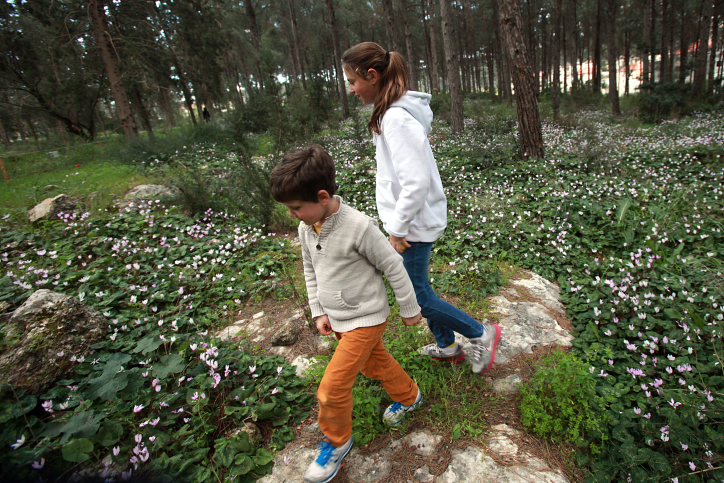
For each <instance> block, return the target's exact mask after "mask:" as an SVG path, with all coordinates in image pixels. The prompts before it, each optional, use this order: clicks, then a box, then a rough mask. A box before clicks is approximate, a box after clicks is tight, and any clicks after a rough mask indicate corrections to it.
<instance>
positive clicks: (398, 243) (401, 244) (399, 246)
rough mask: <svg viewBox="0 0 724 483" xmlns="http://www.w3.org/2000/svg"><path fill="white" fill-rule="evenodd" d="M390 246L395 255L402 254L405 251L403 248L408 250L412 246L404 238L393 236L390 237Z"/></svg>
mask: <svg viewBox="0 0 724 483" xmlns="http://www.w3.org/2000/svg"><path fill="white" fill-rule="evenodd" d="M390 245H392V248H394V249H395V251H396V252H397V253H402V252H404V251H405V248H410V247H411V246H412V245H410V244H409V243H408V242H407V240H406V239H405V237H404V236H403V237H399V236H395V235H390Z"/></svg>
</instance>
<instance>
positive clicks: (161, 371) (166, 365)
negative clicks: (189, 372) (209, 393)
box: [153, 354, 186, 379]
mask: <svg viewBox="0 0 724 483" xmlns="http://www.w3.org/2000/svg"><path fill="white" fill-rule="evenodd" d="M185 368H186V364H184V360H183V358H182V357H181V355H180V354H171V355H168V356H162V357H161V359H160V362H157V363H156V364H154V365H153V373H154V374H155V375H156V377H158V378H160V379H165V378H166V376H168V375H169V374H171V373H173V372H181V371H183V370H184V369H185Z"/></svg>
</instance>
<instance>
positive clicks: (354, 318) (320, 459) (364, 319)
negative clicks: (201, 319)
mask: <svg viewBox="0 0 724 483" xmlns="http://www.w3.org/2000/svg"><path fill="white" fill-rule="evenodd" d="M334 177H335V169H334V161H333V160H332V158H331V157H330V156H329V154H327V152H325V151H324V149H323V148H322V147H321V146H319V145H311V146H309V147H308V148H306V149H300V150H298V151H294V152H293V153H290V154H288V155H286V156H285V157H284V159H283V160H282V161H281V163H279V165H278V166H277V167H276V168H274V170H273V171H272V174H271V179H270V184H271V192H272V196H273V197H274V199H275V200H277V201H279V202H281V203H282V204H283V205H284V206H286V207H287V208H288V209H289V214H290V216H293V217H294V218H297V219H298V220H300V221H301V223H299V240H300V242H301V245H302V259H303V262H304V278H305V281H306V284H307V293H308V294H309V306H310V308H311V310H312V317H313V318H314V321H315V324H316V326H317V329H318V330H319V332H320V333H321V334H322V335H329V334H331V333H334V334H335V336H336V337H337V339H338V340H339V345H338V346H337V349H336V350H335V352H334V355H333V356H332V360H331V361H330V362H329V365H327V369H326V370H325V371H324V377H322V381H321V382H320V384H319V389H318V391H317V399H318V400H319V429H320V430H321V431H322V433H323V434H324V438H323V439H322V442H321V443H320V444H319V455H318V456H317V458H316V459H315V460H314V461H313V462H312V464H311V465H310V466H309V468H308V469H307V471H306V473H305V474H304V479H305V480H306V481H309V482H314V483H320V482H326V481H329V480H331V479H332V478H334V475H336V474H337V471H338V470H339V466H340V463H341V462H342V458H344V457H345V455H346V454H347V453H348V452H349V450H350V449H351V448H352V385H353V384H354V381H355V378H356V377H357V373H358V372H362V374H364V375H365V376H366V377H370V378H373V379H377V380H379V381H381V382H382V386H383V387H384V388H385V390H386V391H387V393H388V394H389V395H390V398H392V400H393V401H396V402H395V403H393V404H391V405H390V406H389V407H388V408H387V409H386V410H385V412H384V415H383V419H384V421H385V422H387V423H388V424H397V423H399V422H400V421H401V420H402V419H403V418H404V417H405V415H406V414H407V413H408V412H410V411H412V410H413V409H415V408H416V407H417V406H418V405H419V404H420V403H421V402H422V394H421V393H420V390H419V389H418V387H417V385H416V384H415V383H414V382H413V380H412V379H411V378H410V376H408V375H407V374H406V373H405V371H404V369H402V367H400V365H399V364H398V363H397V361H395V359H394V358H393V357H392V356H391V355H390V354H388V353H387V350H386V349H385V347H384V345H383V344H382V333H383V332H384V330H385V326H386V325H387V317H388V316H389V315H390V307H389V304H388V302H387V291H386V289H385V285H384V282H383V280H382V274H383V273H384V274H385V276H386V277H387V280H388V281H389V283H390V285H391V286H392V288H393V290H394V292H395V297H396V299H397V303H398V304H399V305H400V315H401V317H402V321H403V322H404V324H405V325H408V326H411V325H415V324H417V323H418V322H419V321H420V320H421V317H422V316H421V315H420V307H419V305H417V300H416V298H415V291H414V289H413V287H412V283H411V282H410V278H409V277H408V275H407V271H406V270H405V268H404V266H403V265H402V257H400V255H399V254H398V253H397V252H396V251H395V250H394V249H393V248H392V246H391V245H390V244H389V242H388V241H387V238H386V237H385V236H384V235H383V234H382V232H381V231H380V230H379V228H378V226H377V223H376V222H375V221H374V220H373V219H372V218H369V217H368V216H366V215H363V214H362V213H360V212H359V211H357V210H355V209H353V208H351V207H349V206H347V205H345V204H344V203H343V202H342V199H341V198H340V197H339V196H335V195H334V194H335V192H336V190H337V186H336V184H335V182H334Z"/></svg>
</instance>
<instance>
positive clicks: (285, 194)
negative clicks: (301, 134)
mask: <svg viewBox="0 0 724 483" xmlns="http://www.w3.org/2000/svg"><path fill="white" fill-rule="evenodd" d="M334 177H335V169H334V160H333V159H332V157H331V156H330V155H329V154H328V153H327V151H325V150H324V148H323V147H322V146H320V145H319V144H311V145H309V146H307V147H306V148H304V149H298V150H296V151H293V152H291V153H289V154H287V155H286V156H284V158H283V159H282V161H281V162H280V163H279V164H278V165H276V167H275V168H274V169H273V170H272V172H271V176H270V178H269V185H270V186H271V194H272V196H273V197H274V199H275V200H277V201H279V202H281V203H286V202H289V201H310V202H313V203H316V202H317V201H318V198H317V193H318V192H319V191H320V190H325V191H326V192H327V193H329V196H333V195H334V194H335V193H336V192H337V185H336V184H335V182H334Z"/></svg>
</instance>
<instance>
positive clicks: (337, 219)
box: [304, 195, 350, 237]
mask: <svg viewBox="0 0 724 483" xmlns="http://www.w3.org/2000/svg"><path fill="white" fill-rule="evenodd" d="M334 199H335V200H337V201H339V209H338V210H337V211H336V212H335V213H332V214H331V215H329V216H328V217H327V219H326V220H324V224H323V225H322V229H321V230H320V231H319V236H320V237H321V236H322V235H326V234H328V233H331V232H333V231H334V230H335V229H336V228H337V227H338V226H339V225H340V224H341V223H342V221H343V220H344V218H345V216H347V213H349V210H350V207H349V206H347V205H346V204H345V203H344V201H342V198H341V197H339V196H337V195H334ZM304 228H305V229H306V230H307V231H308V232H310V233H315V230H314V227H313V226H312V225H307V224H305V225H304Z"/></svg>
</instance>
